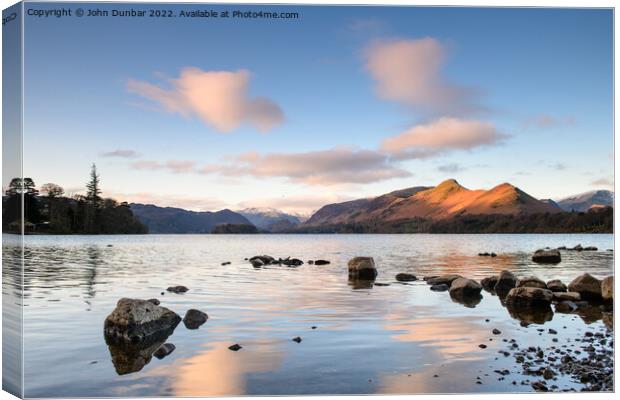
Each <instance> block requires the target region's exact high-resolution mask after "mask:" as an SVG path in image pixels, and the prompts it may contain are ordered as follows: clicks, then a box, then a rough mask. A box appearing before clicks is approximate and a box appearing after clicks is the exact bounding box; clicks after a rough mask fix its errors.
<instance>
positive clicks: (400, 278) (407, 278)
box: [396, 272, 418, 282]
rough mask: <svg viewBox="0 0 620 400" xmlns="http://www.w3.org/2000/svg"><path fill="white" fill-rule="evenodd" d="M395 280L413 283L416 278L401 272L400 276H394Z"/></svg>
mask: <svg viewBox="0 0 620 400" xmlns="http://www.w3.org/2000/svg"><path fill="white" fill-rule="evenodd" d="M396 280H397V281H398V282H413V281H417V280H418V277H417V276H415V275H413V274H408V273H406V272H401V273H400V274H396Z"/></svg>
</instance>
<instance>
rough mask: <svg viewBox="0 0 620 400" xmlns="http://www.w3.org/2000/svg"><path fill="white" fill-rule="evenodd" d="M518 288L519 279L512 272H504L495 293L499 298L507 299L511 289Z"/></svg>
mask: <svg viewBox="0 0 620 400" xmlns="http://www.w3.org/2000/svg"><path fill="white" fill-rule="evenodd" d="M516 286H517V277H516V276H515V275H514V274H513V273H512V272H510V271H502V272H501V273H500V274H499V277H498V278H497V283H496V284H495V293H497V295H498V296H499V297H502V298H503V297H506V295H507V294H508V292H510V289H512V288H514V287H516Z"/></svg>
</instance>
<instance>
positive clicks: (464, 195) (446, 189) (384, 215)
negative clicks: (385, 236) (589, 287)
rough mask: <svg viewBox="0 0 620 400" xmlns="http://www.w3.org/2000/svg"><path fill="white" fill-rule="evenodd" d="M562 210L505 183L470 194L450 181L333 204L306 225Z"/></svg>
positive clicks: (322, 209)
mask: <svg viewBox="0 0 620 400" xmlns="http://www.w3.org/2000/svg"><path fill="white" fill-rule="evenodd" d="M561 211H562V210H561V209H560V208H558V207H556V206H554V205H553V204H548V203H545V202H542V201H540V200H537V199H535V198H534V197H532V196H530V195H528V194H527V193H525V192H524V191H522V190H521V189H519V188H516V187H514V186H512V185H510V184H508V183H503V184H501V185H498V186H496V187H494V188H492V189H490V190H470V189H467V188H465V187H463V186H461V185H460V184H459V183H458V182H457V181H456V180H454V179H448V180H446V181H444V182H442V183H440V184H439V185H438V186H436V187H431V188H428V187H414V188H409V189H404V190H400V191H396V192H391V193H388V194H385V195H382V196H379V197H376V198H372V199H360V200H353V201H349V202H345V203H337V204H330V205H327V206H324V207H323V208H321V209H320V210H318V211H317V212H316V213H315V214H314V215H313V216H312V217H311V218H310V219H309V220H308V221H307V222H306V223H305V224H304V225H305V226H320V225H333V224H351V223H365V222H370V221H375V222H390V221H400V220H408V219H413V218H423V219H430V220H442V219H448V218H452V217H455V216H459V215H492V214H501V215H522V214H539V213H558V212H561Z"/></svg>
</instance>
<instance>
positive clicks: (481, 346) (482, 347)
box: [478, 344, 487, 349]
mask: <svg viewBox="0 0 620 400" xmlns="http://www.w3.org/2000/svg"><path fill="white" fill-rule="evenodd" d="M478 347H480V348H481V349H486V348H487V345H486V344H479V345H478Z"/></svg>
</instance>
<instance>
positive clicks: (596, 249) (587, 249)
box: [583, 246, 598, 251]
mask: <svg viewBox="0 0 620 400" xmlns="http://www.w3.org/2000/svg"><path fill="white" fill-rule="evenodd" d="M583 251H598V247H596V246H587V247H584V248H583Z"/></svg>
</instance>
